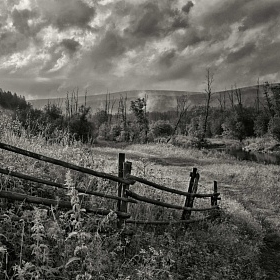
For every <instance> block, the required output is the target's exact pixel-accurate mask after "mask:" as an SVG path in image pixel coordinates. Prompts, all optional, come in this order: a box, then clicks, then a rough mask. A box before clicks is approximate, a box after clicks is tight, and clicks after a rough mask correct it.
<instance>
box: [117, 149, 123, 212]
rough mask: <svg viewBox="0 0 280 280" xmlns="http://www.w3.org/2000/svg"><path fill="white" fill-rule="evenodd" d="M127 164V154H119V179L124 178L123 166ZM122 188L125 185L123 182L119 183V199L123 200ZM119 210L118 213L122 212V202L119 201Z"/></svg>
mask: <svg viewBox="0 0 280 280" xmlns="http://www.w3.org/2000/svg"><path fill="white" fill-rule="evenodd" d="M124 162H125V154H124V153H119V164H118V168H119V170H118V176H119V178H123V164H124ZM122 188H123V184H122V183H121V182H119V183H118V197H119V198H122V199H124V198H123V197H122ZM117 209H118V211H121V200H119V201H118V205H117Z"/></svg>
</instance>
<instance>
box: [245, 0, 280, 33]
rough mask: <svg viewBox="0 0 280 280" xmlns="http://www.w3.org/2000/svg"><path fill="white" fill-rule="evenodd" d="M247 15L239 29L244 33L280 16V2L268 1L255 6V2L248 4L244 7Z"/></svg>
mask: <svg viewBox="0 0 280 280" xmlns="http://www.w3.org/2000/svg"><path fill="white" fill-rule="evenodd" d="M246 10H247V13H246V17H245V20H244V21H243V23H242V26H241V27H240V30H242V31H244V30H247V29H249V28H253V27H255V26H259V25H261V24H265V23H268V22H273V21H274V20H275V19H277V18H278V17H279V14H280V2H279V1H276V0H273V1H271V0H268V1H265V2H261V1H260V2H259V3H258V4H257V5H256V4H255V2H253V1H252V2H251V3H249V5H248V6H247V7H246Z"/></svg>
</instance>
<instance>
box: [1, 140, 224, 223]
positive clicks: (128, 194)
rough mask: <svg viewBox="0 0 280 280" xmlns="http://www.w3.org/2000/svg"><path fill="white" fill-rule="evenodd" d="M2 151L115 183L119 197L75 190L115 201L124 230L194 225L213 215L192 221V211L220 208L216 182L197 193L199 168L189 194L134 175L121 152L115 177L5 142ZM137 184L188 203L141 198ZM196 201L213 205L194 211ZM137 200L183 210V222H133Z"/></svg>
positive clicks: (28, 198) (55, 202) (50, 201)
mask: <svg viewBox="0 0 280 280" xmlns="http://www.w3.org/2000/svg"><path fill="white" fill-rule="evenodd" d="M0 148H1V149H4V150H7V151H10V152H14V153H17V154H20V155H23V156H27V157H31V158H34V159H37V160H41V161H44V162H48V163H52V164H55V165H59V166H62V167H65V168H68V169H72V170H75V171H78V172H82V173H86V174H89V175H92V176H95V177H99V178H104V179H108V180H110V181H113V182H117V183H118V185H117V190H116V192H117V195H111V194H104V193H101V192H97V191H91V190H85V189H82V188H78V187H76V190H77V191H78V192H80V193H85V194H88V195H93V196H99V197H104V198H106V199H112V200H116V201H117V210H116V211H115V212H116V214H117V216H118V218H119V222H118V226H119V227H122V226H123V225H124V224H125V223H128V224H129V223H132V224H151V225H168V224H182V223H183V224H186V225H188V224H190V223H193V222H197V221H201V220H205V219H208V218H209V217H211V215H210V216H209V215H208V216H206V217H204V218H201V219H190V216H191V212H192V211H199V212H202V211H211V210H217V209H219V206H218V200H220V197H219V196H220V193H218V186H217V182H216V181H214V189H213V193H208V194H206V193H204V194H199V193H197V189H198V181H199V173H198V172H197V169H196V168H193V171H192V172H191V173H190V181H189V187H188V191H187V192H185V191H182V190H178V189H174V188H169V187H166V186H163V185H160V184H157V183H154V182H151V181H149V180H147V179H144V178H140V177H137V176H133V175H131V169H132V162H128V161H125V154H124V153H120V154H119V167H118V176H114V175H112V174H108V173H104V172H99V171H95V170H92V169H89V168H84V167H81V166H78V165H74V164H71V163H68V162H65V161H62V160H58V159H54V158H50V157H47V156H44V155H41V154H37V153H34V152H31V151H27V150H23V149H20V148H18V147H15V146H11V145H8V144H5V143H1V142H0ZM0 174H4V175H6V176H12V177H16V178H19V179H23V180H28V181H31V182H36V183H39V184H43V185H48V186H53V187H56V188H61V189H67V187H66V186H65V185H64V184H60V183H57V182H52V181H49V180H45V179H41V178H37V177H34V176H30V175H26V174H22V173H19V172H15V171H11V170H9V169H4V168H0ZM136 182H138V183H140V184H144V185H147V186H150V187H153V188H156V189H158V190H161V191H163V192H168V193H173V194H177V195H181V196H184V197H185V203H184V205H183V206H181V205H174V204H171V203H167V202H162V201H159V200H156V199H152V198H149V197H145V196H142V195H139V194H137V193H135V192H134V191H132V190H130V186H131V185H134V184H135V183H136ZM0 197H2V198H6V199H10V200H18V201H26V202H30V203H35V204H43V205H47V206H51V205H53V206H58V207H61V208H67V209H69V208H72V206H71V203H70V202H68V201H62V200H59V201H58V200H54V199H48V198H42V197H35V196H30V195H27V194H21V193H15V192H9V191H0ZM195 198H211V204H210V207H204V208H194V207H193V203H194V199H195ZM138 201H141V202H145V203H150V204H154V205H157V206H161V207H166V208H171V209H176V210H183V213H182V217H181V220H178V221H170V220H167V221H141V220H133V219H131V218H130V217H131V215H130V214H129V213H128V212H129V211H128V209H129V203H134V204H135V203H137V202H138ZM84 208H85V209H86V211H87V212H89V213H95V214H98V215H108V214H109V213H110V211H111V210H107V209H100V208H90V207H84Z"/></svg>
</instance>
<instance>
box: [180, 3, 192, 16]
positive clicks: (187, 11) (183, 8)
mask: <svg viewBox="0 0 280 280" xmlns="http://www.w3.org/2000/svg"><path fill="white" fill-rule="evenodd" d="M193 6H194V3H193V2H192V1H188V3H187V4H186V5H184V6H183V7H182V11H183V12H185V13H187V14H188V13H189V12H190V10H191V8H192V7H193Z"/></svg>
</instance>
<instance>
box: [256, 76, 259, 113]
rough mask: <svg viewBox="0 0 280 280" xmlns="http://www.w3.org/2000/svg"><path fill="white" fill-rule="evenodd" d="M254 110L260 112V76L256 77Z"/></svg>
mask: <svg viewBox="0 0 280 280" xmlns="http://www.w3.org/2000/svg"><path fill="white" fill-rule="evenodd" d="M256 95H257V96H256V111H257V114H259V112H260V78H258V83H257V91H256Z"/></svg>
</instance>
